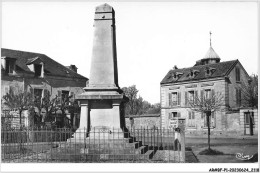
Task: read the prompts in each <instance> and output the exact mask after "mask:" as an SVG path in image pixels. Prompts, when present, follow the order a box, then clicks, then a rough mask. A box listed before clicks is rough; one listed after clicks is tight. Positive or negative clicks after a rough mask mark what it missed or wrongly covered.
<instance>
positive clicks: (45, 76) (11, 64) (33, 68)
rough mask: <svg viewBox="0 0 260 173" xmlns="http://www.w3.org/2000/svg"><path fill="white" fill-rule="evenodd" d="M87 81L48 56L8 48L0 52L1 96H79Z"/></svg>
mask: <svg viewBox="0 0 260 173" xmlns="http://www.w3.org/2000/svg"><path fill="white" fill-rule="evenodd" d="M87 82H88V78H86V77H84V76H82V75H80V74H78V73H77V67H76V66H75V65H70V66H68V67H65V66H63V65H61V64H60V63H58V62H56V61H54V60H53V59H51V58H50V57H48V56H46V55H44V54H40V53H32V52H25V51H18V50H11V49H4V48H2V49H1V95H2V96H3V95H5V94H6V93H8V92H10V90H12V91H14V92H18V91H19V90H22V91H23V90H27V91H31V93H33V96H34V97H37V98H42V97H43V96H44V94H45V93H46V92H49V93H50V95H51V97H52V98H53V97H55V96H56V95H57V96H58V97H65V96H66V95H73V96H74V95H77V94H81V93H82V92H83V91H84V90H83V87H85V86H86V83H87Z"/></svg>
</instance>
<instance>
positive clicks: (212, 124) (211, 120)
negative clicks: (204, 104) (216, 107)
mask: <svg viewBox="0 0 260 173" xmlns="http://www.w3.org/2000/svg"><path fill="white" fill-rule="evenodd" d="M201 116H202V117H203V119H204V127H208V126H207V116H206V114H205V113H203V114H202V115H201ZM209 123H210V127H211V128H214V127H216V112H212V113H211V116H210V117H209Z"/></svg>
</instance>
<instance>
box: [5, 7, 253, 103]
mask: <svg viewBox="0 0 260 173" xmlns="http://www.w3.org/2000/svg"><path fill="white" fill-rule="evenodd" d="M100 4H103V3H102V2H22V3H21V2H19V3H18V2H4V3H3V4H2V47H3V48H9V49H16V50H23V51H30V52H37V53H43V54H46V55H47V56H49V57H51V58H53V59H54V60H56V61H58V62H59V63H61V64H63V65H70V64H75V65H76V66H77V67H78V73H80V74H82V75H83V76H86V77H89V72H90V60H91V54H92V52H91V51H92V42H93V31H94V30H93V29H94V28H93V23H94V10H95V7H96V6H98V5H100ZM109 4H110V5H111V6H113V7H114V9H115V12H116V34H117V35H116V36H117V60H118V72H119V86H120V87H125V86H130V85H133V84H135V85H136V86H137V89H138V90H139V94H140V95H141V96H142V97H143V99H145V100H147V101H149V102H151V103H157V102H160V82H161V80H162V79H163V77H164V76H165V75H166V74H167V72H168V71H169V70H170V69H171V68H172V67H173V66H174V65H177V66H178V68H184V67H190V66H193V65H194V64H195V61H197V60H199V59H201V58H203V56H204V55H205V54H206V52H207V50H208V48H209V31H212V33H213V34H212V46H213V48H214V50H215V51H216V52H217V54H218V55H219V56H220V58H221V61H228V60H234V59H239V61H240V62H241V63H242V65H243V66H244V68H245V69H246V70H247V72H248V73H249V74H252V73H257V72H258V70H257V67H258V65H257V63H258V59H257V48H258V46H257V4H256V2H160V3H159V2H121V3H119V2H109Z"/></svg>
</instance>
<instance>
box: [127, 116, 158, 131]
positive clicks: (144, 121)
mask: <svg viewBox="0 0 260 173" xmlns="http://www.w3.org/2000/svg"><path fill="white" fill-rule="evenodd" d="M125 122H126V127H127V128H129V127H130V120H129V118H125ZM154 126H155V127H158V128H160V116H157V117H137V118H134V127H135V128H141V127H145V128H149V129H151V128H154Z"/></svg>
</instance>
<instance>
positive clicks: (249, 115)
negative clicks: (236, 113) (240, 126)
mask: <svg viewBox="0 0 260 173" xmlns="http://www.w3.org/2000/svg"><path fill="white" fill-rule="evenodd" d="M244 119H245V135H253V134H254V112H245V113H244Z"/></svg>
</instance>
